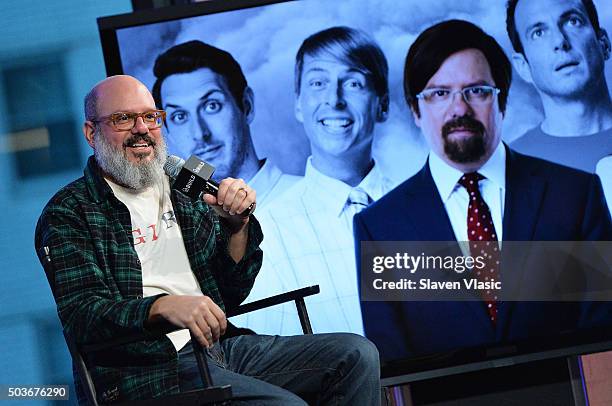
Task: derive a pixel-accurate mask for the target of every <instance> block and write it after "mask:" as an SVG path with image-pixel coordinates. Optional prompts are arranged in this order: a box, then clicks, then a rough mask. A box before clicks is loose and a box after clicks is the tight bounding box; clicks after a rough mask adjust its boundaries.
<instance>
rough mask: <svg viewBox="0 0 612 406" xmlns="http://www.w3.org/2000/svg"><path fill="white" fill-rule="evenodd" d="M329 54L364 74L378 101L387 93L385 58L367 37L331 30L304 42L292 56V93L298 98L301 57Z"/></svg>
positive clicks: (358, 32)
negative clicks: (293, 62)
mask: <svg viewBox="0 0 612 406" xmlns="http://www.w3.org/2000/svg"><path fill="white" fill-rule="evenodd" d="M321 54H328V55H330V56H331V57H333V58H334V59H337V60H339V61H340V62H342V63H344V64H346V65H349V66H354V67H356V68H359V69H361V70H363V71H364V72H365V73H366V75H367V76H369V78H370V79H371V81H372V83H373V84H374V90H375V91H376V94H377V95H378V96H379V97H383V96H385V95H387V94H388V93H389V81H388V77H389V67H388V65H387V58H385V54H384V53H383V51H382V50H381V49H380V47H379V46H378V44H376V42H375V41H374V39H372V38H371V37H370V36H369V35H368V34H366V33H365V32H363V31H361V30H356V29H354V28H350V27H332V28H328V29H326V30H323V31H319V32H317V33H315V34H313V35H311V36H310V37H308V38H306V39H305V40H304V42H302V45H301V46H300V49H298V52H297V55H296V56H295V93H296V94H300V86H301V84H302V69H303V67H304V56H305V55H310V56H317V55H321Z"/></svg>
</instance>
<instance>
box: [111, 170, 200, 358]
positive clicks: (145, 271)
mask: <svg viewBox="0 0 612 406" xmlns="http://www.w3.org/2000/svg"><path fill="white" fill-rule="evenodd" d="M106 181H107V183H108V184H109V185H110V187H111V189H112V190H113V192H114V193H115V196H116V197H117V199H119V200H120V201H121V202H123V204H125V205H126V206H127V208H128V210H129V211H130V217H131V220H132V236H133V237H134V249H135V250H136V254H138V259H140V263H141V267H142V287H143V295H144V296H145V297H147V296H154V295H158V294H160V293H167V294H169V295H189V296H199V295H202V290H201V289H200V285H199V284H198V281H197V280H196V277H195V275H194V274H193V272H192V270H191V265H190V264H189V258H188V257H187V251H186V250H185V244H184V243H183V235H182V233H181V229H180V227H179V225H178V223H177V221H176V218H175V216H174V210H173V208H172V201H171V200H170V185H169V183H168V178H167V177H166V176H164V177H163V182H159V184H157V185H155V186H152V187H149V188H146V189H144V190H141V191H135V190H133V189H128V188H125V187H123V186H120V185H117V184H116V183H113V182H112V181H110V180H108V179H106ZM168 338H170V340H172V344H174V347H175V348H176V350H177V351H179V350H180V349H181V348H183V346H184V345H185V344H186V343H187V342H188V341H189V339H190V336H189V330H180V331H176V332H173V333H170V334H168Z"/></svg>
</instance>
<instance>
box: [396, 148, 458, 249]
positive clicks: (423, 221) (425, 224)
mask: <svg viewBox="0 0 612 406" xmlns="http://www.w3.org/2000/svg"><path fill="white" fill-rule="evenodd" d="M405 207H407V213H408V214H409V215H408V216H407V218H409V221H410V223H411V224H412V226H413V228H414V230H415V232H416V233H417V236H418V237H417V238H416V239H415V240H419V241H454V240H455V233H454V232H453V228H452V226H451V223H450V220H449V218H448V214H447V213H446V209H445V208H444V204H443V203H442V199H441V198H440V194H439V193H438V188H436V184H435V183H434V180H433V177H432V176H431V171H430V170H429V160H428V161H427V162H426V163H425V166H423V168H422V169H421V170H420V171H419V173H417V174H416V175H415V176H414V178H413V183H412V184H411V185H409V187H408V189H407V194H406V206H405Z"/></svg>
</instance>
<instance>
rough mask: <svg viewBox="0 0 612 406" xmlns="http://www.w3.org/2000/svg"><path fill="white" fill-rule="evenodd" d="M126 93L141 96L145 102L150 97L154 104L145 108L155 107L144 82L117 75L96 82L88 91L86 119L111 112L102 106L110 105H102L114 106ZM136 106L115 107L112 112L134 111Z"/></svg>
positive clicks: (136, 96) (89, 119) (93, 118)
mask: <svg viewBox="0 0 612 406" xmlns="http://www.w3.org/2000/svg"><path fill="white" fill-rule="evenodd" d="M126 95H131V96H134V97H135V98H141V99H142V101H143V102H145V100H147V99H150V100H149V101H150V102H152V103H153V104H152V105H149V107H148V108H147V109H144V110H152V109H155V102H154V101H153V97H152V96H151V93H150V92H149V90H148V89H147V87H146V86H145V85H144V84H143V83H142V82H140V81H139V80H138V79H136V78H134V77H132V76H128V75H115V76H110V77H108V78H106V79H104V80H102V81H100V82H98V83H96V85H95V86H94V87H93V88H92V89H91V90H90V91H89V93H87V95H86V96H85V120H88V121H93V120H95V119H96V118H97V117H100V116H105V115H108V114H110V113H107V112H104V111H103V110H106V109H105V108H101V107H109V106H101V105H102V104H104V105H108V104H110V105H111V106H114V105H115V104H116V103H117V102H118V101H119V100H116V99H123V98H125V97H126ZM145 103H146V102H145ZM147 104H148V103H147ZM123 105H126V103H123ZM134 108H136V107H135V106H133V107H132V108H120V107H117V108H115V110H113V111H111V113H112V112H114V111H119V110H121V111H134V110H133V109H134ZM144 110H140V111H144Z"/></svg>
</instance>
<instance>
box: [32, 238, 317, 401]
mask: <svg viewBox="0 0 612 406" xmlns="http://www.w3.org/2000/svg"><path fill="white" fill-rule="evenodd" d="M37 254H38V259H39V260H40V263H41V264H42V265H43V268H44V270H45V275H46V276H47V280H48V282H49V286H50V287H51V290H52V291H53V292H54V291H55V286H54V283H53V281H54V269H53V261H52V259H51V252H50V249H49V247H46V246H45V247H41V248H40V249H37ZM319 291H320V289H319V286H318V285H315V286H308V287H305V288H302V289H297V290H293V291H290V292H286V293H281V294H279V295H275V296H271V297H268V298H265V299H261V300H258V301H255V302H251V303H247V304H244V305H242V306H239V307H237V308H236V309H234V310H233V311H232V312H228V313H227V317H228V318H229V317H232V316H238V315H240V314H244V313H249V312H252V311H255V310H259V309H263V308H266V307H270V306H275V305H278V304H281V303H285V302H290V301H294V302H295V305H296V308H297V311H298V317H299V319H300V324H301V326H302V331H303V332H304V334H312V327H311V325H310V319H309V318H308V312H307V310H306V304H305V303H304V298H305V297H306V296H311V295H315V294H317V293H319ZM176 330H180V329H177V328H176V326H172V325H167V326H164V327H162V328H160V329H159V330H158V331H155V332H151V333H148V334H146V333H142V334H133V335H130V336H125V337H121V338H119V339H116V340H111V341H107V342H104V343H97V344H89V345H80V346H79V345H77V344H76V342H75V341H74V339H73V337H71V336H70V335H68V334H66V331H64V338H65V339H66V344H67V346H68V350H69V351H70V356H71V357H72V362H73V366H74V369H75V371H76V374H77V376H78V379H79V381H80V382H81V384H82V386H83V388H84V391H85V397H86V398H87V401H88V402H89V403H90V404H91V405H94V406H98V405H99V403H98V401H97V398H96V390H95V386H94V383H93V380H92V378H91V374H90V372H89V369H90V367H91V366H90V365H89V362H88V355H91V354H93V353H95V352H97V351H102V350H108V349H111V348H113V347H116V346H119V345H124V344H129V343H133V342H138V341H143V340H151V339H155V338H161V337H163V336H164V335H165V334H167V333H170V332H172V331H176ZM248 331H250V330H248ZM251 333H253V332H251ZM191 345H192V346H193V352H194V354H195V357H196V361H197V363H198V368H199V370H200V376H201V378H202V384H203V389H198V390H193V391H189V392H181V393H177V394H173V395H169V396H165V397H161V398H155V399H147V400H139V401H129V402H126V403H123V404H125V405H160V406H161V405H167V404H172V405H173V406H182V405H210V404H226V403H227V402H229V401H230V400H231V397H232V389H231V386H230V385H223V386H214V384H213V382H212V378H211V376H210V372H209V370H208V363H207V360H206V356H205V355H204V350H203V348H202V347H201V346H200V344H199V343H198V341H197V340H195V339H193V337H192V340H191Z"/></svg>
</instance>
